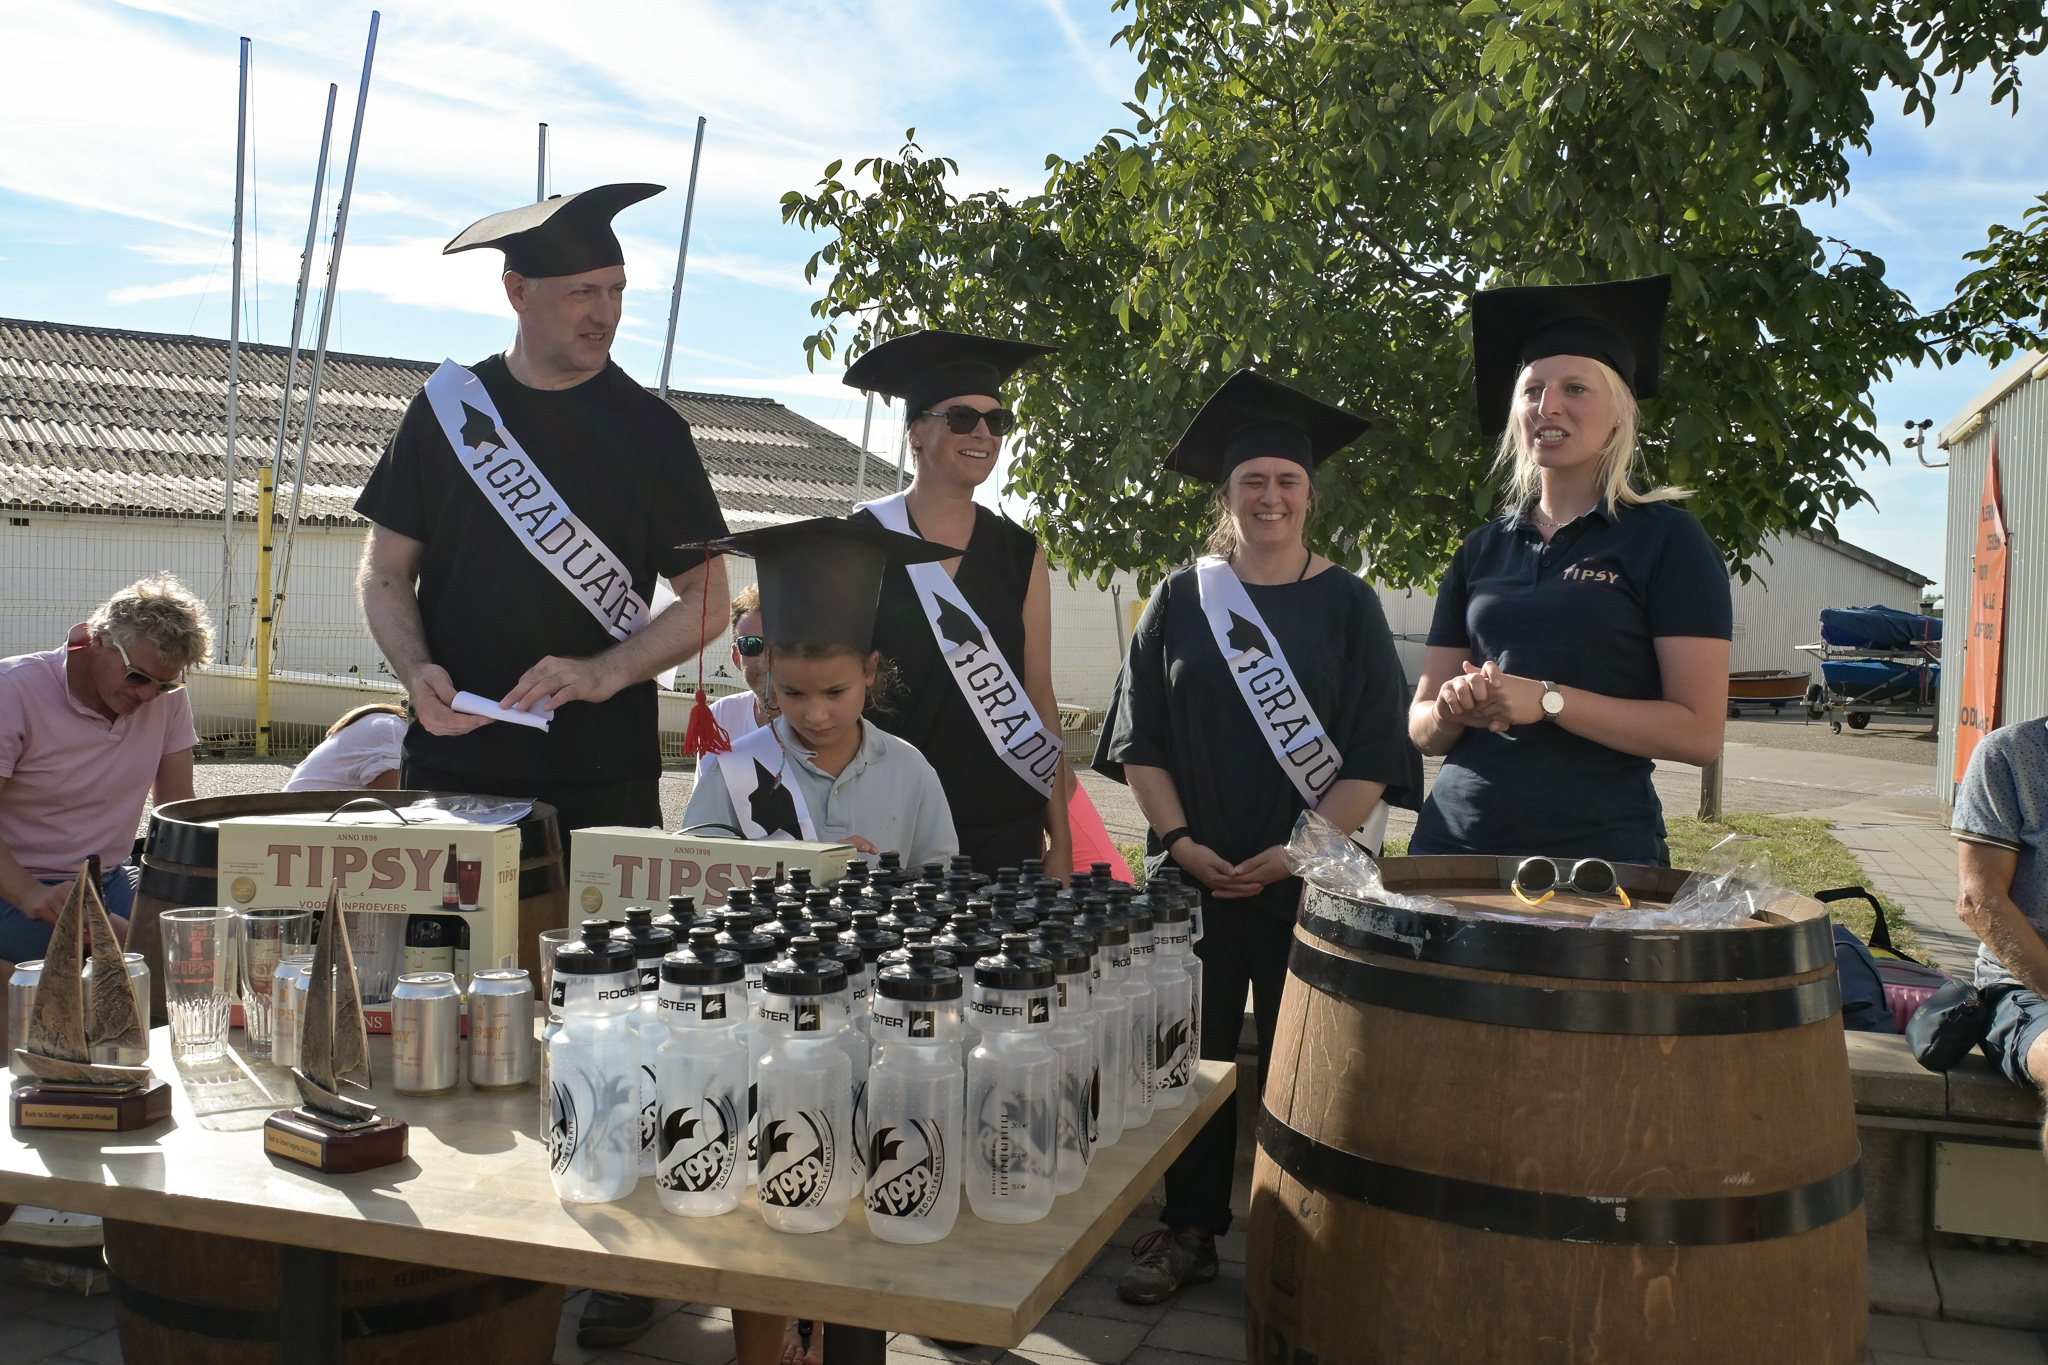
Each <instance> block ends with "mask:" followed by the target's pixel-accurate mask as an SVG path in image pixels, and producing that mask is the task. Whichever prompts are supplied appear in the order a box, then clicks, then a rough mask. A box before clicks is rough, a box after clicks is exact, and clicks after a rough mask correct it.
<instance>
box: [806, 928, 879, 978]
mask: <svg viewBox="0 0 2048 1365" xmlns="http://www.w3.org/2000/svg"><path fill="white" fill-rule="evenodd" d="M811 936H812V937H813V938H815V939H817V940H818V942H819V943H821V944H823V945H824V950H825V956H826V957H829V958H831V959H832V960H833V961H835V962H837V963H839V964H840V965H841V966H843V967H845V968H846V974H847V975H848V976H851V975H853V974H854V973H855V972H857V971H859V970H860V969H861V968H862V967H865V966H866V965H867V961H868V959H867V954H865V953H863V952H862V951H861V948H860V945H859V944H858V943H848V942H847V941H846V940H845V939H844V938H842V937H841V936H840V933H839V926H838V925H836V924H834V923H833V922H832V921H831V920H828V919H822V920H819V921H818V922H817V923H816V924H813V925H812V926H811Z"/></svg>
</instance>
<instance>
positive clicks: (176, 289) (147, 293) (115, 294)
mask: <svg viewBox="0 0 2048 1365" xmlns="http://www.w3.org/2000/svg"><path fill="white" fill-rule="evenodd" d="M220 283H221V278H220V275H219V273H218V272H208V273H207V274H204V275H187V276H186V277H185V278H184V279H182V280H166V281H165V282H164V283H162V284H130V285H123V286H122V287H121V288H119V289H110V290H108V291H107V302H108V303H146V302H148V301H149V300H151V299H175V298H179V297H183V296H187V295H192V294H204V293H206V292H208V291H209V290H211V289H212V288H214V287H215V286H216V285H218V284H220Z"/></svg>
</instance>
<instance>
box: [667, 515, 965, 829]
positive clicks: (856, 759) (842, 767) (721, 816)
mask: <svg viewBox="0 0 2048 1365" xmlns="http://www.w3.org/2000/svg"><path fill="white" fill-rule="evenodd" d="M718 548H720V549H732V550H738V551H741V552H743V553H746V554H750V555H752V556H753V557H754V563H755V569H756V572H757V573H758V575H759V578H760V584H761V631H762V634H763V635H765V636H766V637H767V642H768V649H767V654H766V661H767V666H768V676H767V686H768V693H769V697H770V699H771V700H772V701H773V702H774V703H775V705H776V706H777V707H778V708H779V710H778V713H777V715H776V717H775V719H774V720H773V721H771V722H770V723H769V724H767V725H764V726H762V727H761V728H760V729H758V730H753V731H750V732H749V733H747V734H745V735H742V736H741V737H740V738H739V739H737V740H735V741H733V746H732V751H731V752H730V753H724V754H719V755H717V756H716V757H715V758H710V759H706V760H705V763H704V765H703V767H701V768H700V769H699V773H698V778H697V785H696V788H695V789H694V790H693V791H692V792H691V794H690V809H689V813H688V815H687V817H686V823H687V824H688V825H689V826H690V827H691V828H693V829H694V828H703V827H708V826H719V825H722V826H724V827H726V828H727V829H730V830H732V831H733V832H735V833H737V834H739V835H740V836H741V837H743V838H747V839H802V840H806V841H811V842H818V841H822V842H824V843H828V844H830V843H850V844H853V845H854V846H855V847H857V848H859V849H860V850H861V851H862V852H864V853H869V854H875V853H889V852H895V853H900V854H901V855H902V856H903V862H904V865H905V866H915V865H917V864H920V863H926V862H935V861H940V860H943V859H946V858H950V857H952V856H953V854H954V853H956V852H958V851H959V841H958V840H957V839H956V837H955V836H954V832H953V813H952V810H951V808H950V807H949V806H948V805H947V802H946V792H945V788H944V787H943V786H942V785H941V784H940V781H939V776H938V774H937V773H936V772H934V771H933V770H932V765H931V764H930V763H927V762H926V761H925V759H924V756H923V755H922V754H920V753H918V751H917V749H916V748H915V746H913V745H912V744H910V742H909V741H907V740H904V739H899V738H898V737H897V736H895V735H892V734H890V733H889V732H887V731H886V730H883V729H882V728H881V727H880V726H877V725H869V724H867V723H866V722H865V721H863V720H862V718H861V713H862V712H863V710H865V709H866V707H867V705H868V703H869V701H870V698H871V693H872V692H873V691H874V690H875V689H876V687H877V685H878V682H879V679H880V675H881V669H882V660H881V656H880V655H879V654H877V653H876V652H875V649H874V634H875V602H876V599H877V597H879V595H880V593H881V588H882V576H883V573H884V571H885V570H886V569H888V568H889V567H891V566H895V565H905V564H930V563H936V562H938V561H941V560H945V559H951V558H953V557H954V556H955V555H957V554H958V553H959V552H958V551H957V550H954V549H953V548H952V547H950V546H946V545H935V544H933V543H932V542H930V541H927V540H920V539H919V538H918V537H916V536H905V535H898V534H897V533H896V532H894V531H889V530H885V529H883V528H882V527H880V526H877V525H875V524H874V523H873V522H871V521H862V520H853V519H842V518H838V517H819V518H816V519H814V520H811V521H800V522H794V523H791V524H789V525H786V526H771V527H768V528H766V529H765V530H760V531H746V532H742V533H741V534H739V535H736V536H729V537H727V538H725V539H724V540H722V541H720V542H719V543H718Z"/></svg>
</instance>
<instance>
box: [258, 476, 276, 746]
mask: <svg viewBox="0 0 2048 1365" xmlns="http://www.w3.org/2000/svg"><path fill="white" fill-rule="evenodd" d="M276 478H277V471H276V470H275V469H273V468H272V467H271V466H269V465H264V466H263V469H262V473H261V475H260V476H259V482H258V483H257V486H256V487H257V493H256V565H257V568H256V580H257V581H256V757H258V758H268V757H270V616H271V612H272V611H274V610H275V609H276V607H275V604H274V603H272V602H271V600H270V520H271V514H272V513H273V511H274V510H275V509H276V497H275V494H276Z"/></svg>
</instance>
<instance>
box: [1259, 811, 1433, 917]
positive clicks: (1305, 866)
mask: <svg viewBox="0 0 2048 1365" xmlns="http://www.w3.org/2000/svg"><path fill="white" fill-rule="evenodd" d="M1287 866H1288V868H1289V870H1291V871H1292V872H1293V873H1294V875H1295V876H1297V877H1300V878H1302V879H1304V880H1305V881H1309V882H1313V883H1314V884H1315V885H1316V886H1318V887H1320V888H1321V889H1323V890H1324V891H1328V892H1330V893H1332V894H1333V895H1338V896H1348V897H1350V898H1351V899H1352V900H1361V901H1371V902H1373V903H1374V904H1375V905H1390V906H1393V907H1394V908H1395V909H1397V910H1422V911H1426V912H1428V913H1430V914H1433V915H1455V914H1457V913H1458V908H1457V907H1456V906H1454V905H1452V904H1451V903H1450V902H1449V901H1444V900H1438V899H1437V898H1436V897H1435V896H1408V895H1403V894H1402V893H1401V892H1398V891H1389V890H1387V888H1386V883H1384V882H1382V881H1381V880H1380V865H1379V864H1378V863H1376V862H1374V861H1373V860H1372V857H1371V856H1370V855H1369V854H1367V853H1366V851H1365V850H1364V849H1362V848H1360V847H1359V846H1358V845H1357V844H1354V843H1352V842H1351V838H1350V836H1349V835H1347V834H1345V833H1344V831H1343V830H1341V829H1338V828H1337V827H1336V826H1335V825H1333V824H1331V823H1330V821H1329V820H1328V819H1326V818H1325V817H1323V816H1321V815H1319V814H1317V813H1316V812H1315V811H1312V810H1305V811H1303V812H1302V813H1301V818H1300V819H1298V820H1296V821H1295V822H1294V834H1293V836H1292V837H1291V838H1289V839H1288V841H1287Z"/></svg>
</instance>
